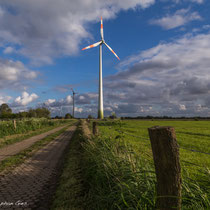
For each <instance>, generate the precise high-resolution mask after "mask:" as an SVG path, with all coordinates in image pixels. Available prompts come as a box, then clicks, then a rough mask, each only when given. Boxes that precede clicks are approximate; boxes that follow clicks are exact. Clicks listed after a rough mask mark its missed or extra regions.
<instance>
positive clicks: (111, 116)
mask: <svg viewBox="0 0 210 210" xmlns="http://www.w3.org/2000/svg"><path fill="white" fill-rule="evenodd" d="M109 118H110V119H116V118H117V115H116V114H115V112H112V114H111V115H110V116H109Z"/></svg>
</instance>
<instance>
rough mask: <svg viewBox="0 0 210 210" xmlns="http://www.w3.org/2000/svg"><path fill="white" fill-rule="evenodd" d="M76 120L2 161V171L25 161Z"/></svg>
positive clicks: (0, 168) (0, 170)
mask: <svg viewBox="0 0 210 210" xmlns="http://www.w3.org/2000/svg"><path fill="white" fill-rule="evenodd" d="M73 124H74V122H71V123H68V125H66V127H64V128H63V129H61V130H60V131H57V132H55V133H53V134H50V135H49V136H47V137H45V138H43V139H41V140H40V141H38V142H36V143H35V144H33V145H32V146H31V147H29V148H27V149H25V150H23V151H21V152H20V153H18V154H16V155H13V156H11V157H9V158H7V159H5V160H3V161H1V163H0V172H2V171H10V170H11V169H12V168H13V167H16V166H17V165H19V164H21V163H23V162H24V160H25V159H27V158H29V157H31V156H32V155H33V154H34V153H35V152H36V151H37V150H39V149H40V148H42V147H43V146H45V145H46V144H48V143H49V142H51V141H52V140H54V139H55V138H56V137H57V136H59V135H60V134H61V133H63V132H64V131H65V130H66V129H67V128H68V127H69V126H70V125H73Z"/></svg>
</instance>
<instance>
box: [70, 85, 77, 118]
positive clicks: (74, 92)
mask: <svg viewBox="0 0 210 210" xmlns="http://www.w3.org/2000/svg"><path fill="white" fill-rule="evenodd" d="M71 91H72V94H73V112H72V114H73V118H74V96H75V94H77V93H75V92H74V90H73V88H71Z"/></svg>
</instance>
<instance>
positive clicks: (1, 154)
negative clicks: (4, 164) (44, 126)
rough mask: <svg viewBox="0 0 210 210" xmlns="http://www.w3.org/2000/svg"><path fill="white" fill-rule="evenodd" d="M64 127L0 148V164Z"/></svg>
mask: <svg viewBox="0 0 210 210" xmlns="http://www.w3.org/2000/svg"><path fill="white" fill-rule="evenodd" d="M64 127H66V125H64V126H60V127H57V128H54V129H52V130H50V131H47V132H45V133H42V134H39V135H36V136H32V137H31V138H28V139H25V140H23V141H20V142H17V143H14V144H11V145H8V146H6V147H3V148H1V149H0V162H1V161H2V160H4V159H6V158H8V157H10V156H12V155H15V154H17V153H19V152H20V151H22V150H24V149H26V148H28V147H30V146H31V145H33V144H34V143H35V142H37V141H40V140H41V139H43V138H45V137H46V136H48V135H50V134H52V133H55V132H57V131H59V130H61V129H62V128H64Z"/></svg>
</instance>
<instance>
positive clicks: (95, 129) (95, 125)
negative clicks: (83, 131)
mask: <svg viewBox="0 0 210 210" xmlns="http://www.w3.org/2000/svg"><path fill="white" fill-rule="evenodd" d="M93 135H98V128H97V123H96V122H93Z"/></svg>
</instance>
